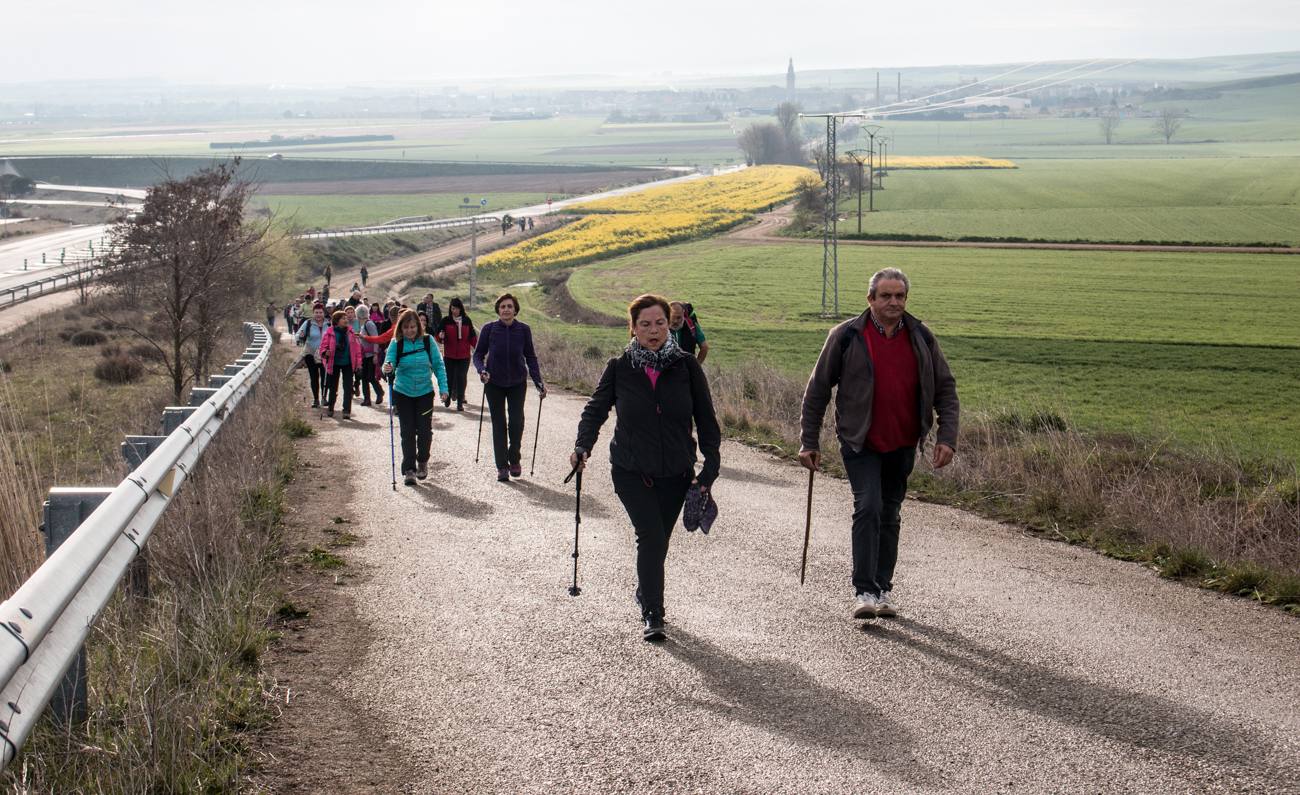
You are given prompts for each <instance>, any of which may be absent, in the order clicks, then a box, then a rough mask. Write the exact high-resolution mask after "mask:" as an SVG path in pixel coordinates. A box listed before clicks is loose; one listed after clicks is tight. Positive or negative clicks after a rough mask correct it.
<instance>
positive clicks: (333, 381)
mask: <svg viewBox="0 0 1300 795" xmlns="http://www.w3.org/2000/svg"><path fill="white" fill-rule="evenodd" d="M340 379H342V381H343V410H344V411H347V412H350V411H352V366H351V365H347V364H336V365H334V371H333V372H331V373H330V374H329V407H330V408H331V409H332V408H334V403H335V401H337V400H338V398H339V380H340Z"/></svg>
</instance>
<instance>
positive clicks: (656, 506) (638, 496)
mask: <svg viewBox="0 0 1300 795" xmlns="http://www.w3.org/2000/svg"><path fill="white" fill-rule="evenodd" d="M613 479H614V493H615V494H617V495H618V498H619V500H621V501H622V503H623V508H624V509H625V510H626V511H627V516H628V518H629V519H631V520H632V527H633V529H634V530H636V579H637V593H639V594H640V597H641V609H642V610H643V611H655V612H658V613H659V614H660V615H663V610H664V560H665V559H666V558H667V557H668V539H669V537H671V536H672V534H673V526H674V525H676V524H677V516H678V514H680V513H681V512H682V503H683V502H685V501H686V489H687V488H689V487H690V485H691V476H690V475H680V476H678V477H672V478H653V479H643V478H642V477H641V475H639V474H637V473H635V472H631V471H628V470H626V469H618V468H615V469H614V471H613Z"/></svg>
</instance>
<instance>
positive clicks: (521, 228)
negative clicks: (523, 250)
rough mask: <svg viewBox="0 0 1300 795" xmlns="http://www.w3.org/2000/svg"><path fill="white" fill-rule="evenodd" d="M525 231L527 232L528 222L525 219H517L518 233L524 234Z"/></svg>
mask: <svg viewBox="0 0 1300 795" xmlns="http://www.w3.org/2000/svg"><path fill="white" fill-rule="evenodd" d="M527 230H528V221H527V219H524V218H520V219H519V231H520V232H525V231H527Z"/></svg>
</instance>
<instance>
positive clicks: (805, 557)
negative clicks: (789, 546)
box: [799, 469, 817, 585]
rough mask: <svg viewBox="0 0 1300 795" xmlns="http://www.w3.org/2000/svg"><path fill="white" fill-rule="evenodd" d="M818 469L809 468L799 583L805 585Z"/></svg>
mask: <svg viewBox="0 0 1300 795" xmlns="http://www.w3.org/2000/svg"><path fill="white" fill-rule="evenodd" d="M816 474H817V470H815V469H810V470H808V520H807V521H806V522H805V523H804V526H803V561H802V562H801V563H800V564H799V584H800V585H803V578H804V573H805V572H806V571H807V570H808V536H810V535H812V487H813V475H816Z"/></svg>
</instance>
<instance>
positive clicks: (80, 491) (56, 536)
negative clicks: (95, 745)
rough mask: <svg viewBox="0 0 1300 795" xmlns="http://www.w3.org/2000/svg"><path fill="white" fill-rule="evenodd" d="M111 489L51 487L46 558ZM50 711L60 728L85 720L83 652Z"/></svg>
mask: <svg viewBox="0 0 1300 795" xmlns="http://www.w3.org/2000/svg"><path fill="white" fill-rule="evenodd" d="M112 493H113V490H112V489H111V488H53V489H50V496H49V499H47V500H46V501H45V505H44V522H43V523H42V524H41V528H42V530H43V531H44V532H45V557H47V558H48V557H49V556H50V555H53V554H54V550H56V549H58V548H59V546H60V545H61V544H62V543H63V542H64V541H67V540H68V537H69V536H71V535H72V534H73V532H75V531H76V529H77V528H78V527H80V526H81V523H82V522H84V521H85V520H86V517H88V516H90V515H91V514H92V513H94V512H95V509H96V508H98V507H99V504H100V503H101V502H103V501H104V499H105V498H106V497H108V495H109V494H112ZM50 711H51V712H52V713H53V716H54V722H55V723H56V724H58V725H59V726H71V725H73V724H76V723H83V722H84V721H85V720H86V650H85V648H84V647H83V648H82V649H80V650H78V651H77V657H76V659H74V660H73V661H72V663H71V664H70V665H69V666H68V670H67V671H66V672H65V673H64V674H63V681H62V682H60V683H59V689H58V690H56V691H54V698H52V699H50Z"/></svg>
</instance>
